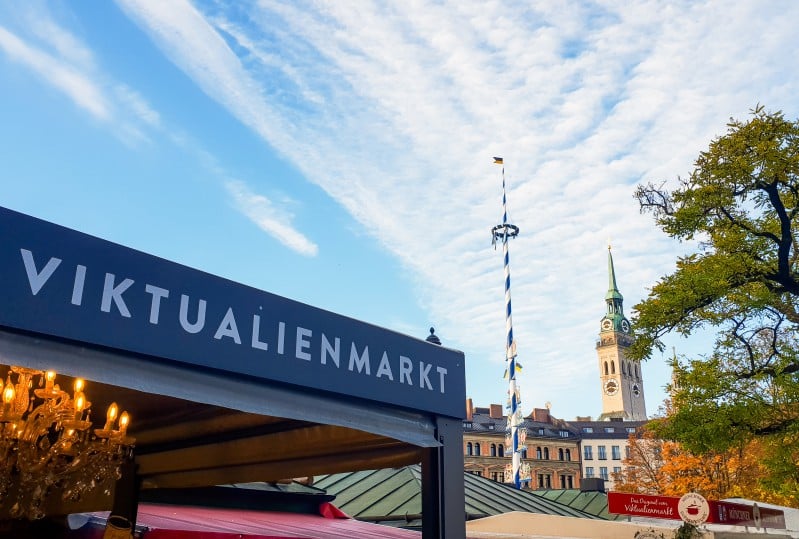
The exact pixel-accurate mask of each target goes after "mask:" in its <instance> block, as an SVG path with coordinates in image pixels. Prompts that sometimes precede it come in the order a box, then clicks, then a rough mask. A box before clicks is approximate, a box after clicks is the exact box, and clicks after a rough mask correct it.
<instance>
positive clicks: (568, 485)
mask: <svg viewBox="0 0 799 539" xmlns="http://www.w3.org/2000/svg"><path fill="white" fill-rule="evenodd" d="M566 488H574V477H572V476H570V475H569V476H566Z"/></svg>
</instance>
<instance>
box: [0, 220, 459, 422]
mask: <svg viewBox="0 0 799 539" xmlns="http://www.w3.org/2000/svg"><path fill="white" fill-rule="evenodd" d="M0 237H2V241H0V326H5V327H7V328H11V329H14V330H22V331H25V332H33V333H36V334H42V335H46V336H54V337H58V338H62V339H69V340H72V341H78V342H83V343H89V344H92V345H98V346H102V347H110V348H114V349H119V350H125V351H129V352H134V353H137V354H144V355H146V356H150V357H152V358H153V360H163V359H167V360H171V361H177V362H181V363H184V364H190V365H196V366H201V367H208V368H212V369H219V370H222V371H228V372H231V373H236V374H241V375H247V376H253V377H257V378H261V379H266V380H272V381H277V382H284V383H287V384H292V385H294V386H299V387H302V388H308V389H316V390H321V391H327V392H332V393H336V394H341V395H347V396H353V397H359V398H365V399H370V400H374V401H379V402H385V403H390V404H394V405H398V406H402V407H407V408H411V409H415V410H421V411H425V412H432V413H436V414H440V415H445V416H450V417H455V418H461V417H462V416H463V403H464V402H465V399H466V389H465V366H464V355H463V353H462V352H458V351H456V350H451V349H447V348H444V347H441V346H437V345H433V344H430V343H428V342H426V341H424V340H421V339H415V338H411V337H408V336H405V335H401V334H399V333H395V332H393V331H389V330H387V329H384V328H380V327H376V326H373V325H370V324H367V323H364V322H360V321H357V320H354V319H351V318H348V317H345V316H342V315H338V314H335V313H331V312H329V311H325V310H322V309H318V308H315V307H312V306H309V305H306V304H303V303H300V302H297V301H293V300H290V299H287V298H284V297H281V296H277V295H275V294H271V293H269V292H265V291H262V290H258V289H255V288H252V287H249V286H245V285H242V284H239V283H235V282H233V281H229V280H227V279H223V278H220V277H216V276H214V275H210V274H208V273H205V272H202V271H199V270H196V269H192V268H189V267H186V266H183V265H180V264H177V263H174V262H170V261H167V260H164V259H161V258H158V257H155V256H152V255H148V254H146V253H142V252H140V251H136V250H133V249H130V248H127V247H123V246H120V245H118V244H115V243H112V242H109V241H105V240H102V239H99V238H96V237H93V236H89V235H87V234H83V233H80V232H77V231H74V230H71V229H68V228H64V227H61V226H58V225H55V224H52V223H49V222H46V221H42V220H40V219H36V218H33V217H30V216H27V215H24V214H21V213H18V212H14V211H12V210H8V209H6V208H0Z"/></svg>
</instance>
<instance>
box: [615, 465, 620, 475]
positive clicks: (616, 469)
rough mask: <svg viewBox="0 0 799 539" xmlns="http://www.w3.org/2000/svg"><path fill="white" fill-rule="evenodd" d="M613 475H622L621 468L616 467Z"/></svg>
mask: <svg viewBox="0 0 799 539" xmlns="http://www.w3.org/2000/svg"><path fill="white" fill-rule="evenodd" d="M613 473H615V474H618V473H621V466H614V467H613Z"/></svg>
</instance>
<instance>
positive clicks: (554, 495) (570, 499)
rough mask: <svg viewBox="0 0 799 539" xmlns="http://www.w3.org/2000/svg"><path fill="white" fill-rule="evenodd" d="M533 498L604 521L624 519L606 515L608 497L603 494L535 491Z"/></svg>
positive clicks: (569, 490) (622, 516) (576, 490)
mask: <svg viewBox="0 0 799 539" xmlns="http://www.w3.org/2000/svg"><path fill="white" fill-rule="evenodd" d="M532 494H534V495H535V496H540V497H542V498H545V499H547V500H552V501H554V502H558V503H561V504H563V505H567V506H569V507H571V508H574V509H578V510H580V511H584V512H586V513H589V514H592V515H595V516H597V517H600V518H603V519H606V520H619V519H626V518H627V517H625V516H624V515H613V514H610V513H608V495H607V494H606V493H604V492H598V491H591V492H582V491H580V490H578V489H567V490H566V489H564V490H535V491H532Z"/></svg>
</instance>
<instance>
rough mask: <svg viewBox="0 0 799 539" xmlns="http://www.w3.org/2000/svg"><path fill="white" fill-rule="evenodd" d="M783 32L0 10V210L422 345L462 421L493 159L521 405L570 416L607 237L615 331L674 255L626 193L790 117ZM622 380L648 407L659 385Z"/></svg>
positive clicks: (627, 11)
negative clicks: (437, 347)
mask: <svg viewBox="0 0 799 539" xmlns="http://www.w3.org/2000/svg"><path fill="white" fill-rule="evenodd" d="M556 4H557V6H556ZM797 20H799V3H796V2H793V1H789V0H785V1H774V2H767V3H764V2H759V1H739V2H734V3H721V2H696V1H686V2H654V1H631V2H627V3H624V6H623V8H622V7H621V6H620V4H619V3H618V2H580V1H567V2H562V3H551V2H513V1H507V2H502V1H488V2H486V1H480V2H471V1H467V0H458V1H457V2H447V1H438V2H426V1H421V0H419V1H412V2H396V3H391V2H380V3H371V2H340V1H330V2H325V1H318V2H317V1H314V2H303V1H292V2H285V3H284V2H277V1H272V0H263V1H261V2H246V3H245V2H216V1H210V0H209V1H197V2H188V1H179V0H174V1H170V2H147V1H144V0H118V1H117V2H93V3H84V2H74V3H64V2H53V3H48V2H39V1H32V2H25V3H10V2H6V3H3V4H0V158H1V159H2V167H3V169H2V173H1V174H0V205H3V206H6V207H8V208H11V209H14V210H17V211H21V212H24V213H28V214H31V215H34V216H36V217H40V218H43V219H46V220H49V221H53V222H56V223H59V224H62V225H65V226H68V227H71V228H75V229H78V230H81V231H83V232H87V233H90V234H93V235H96V236H100V237H102V238H106V239H109V240H112V241H115V242H118V243H121V244H123V245H127V246H130V247H133V248H136V249H140V250H143V251H146V252H149V253H153V254H156V255H158V256H161V257H164V258H167V259H169V260H173V261H176V262H180V263H183V264H186V265H189V266H192V267H195V268H199V269H202V270H205V271H208V272H210V273H213V274H217V275H220V276H223V277H227V278H230V279H233V280H236V281H239V282H242V283H245V284H248V285H252V286H255V287H258V288H261V289H264V290H268V291H270V292H274V293H277V294H280V295H283V296H287V297H290V298H292V299H296V300H299V301H303V302H305V303H309V304H312V305H315V306H318V307H322V308H325V309H328V310H331V311H335V312H338V313H341V314H345V315H347V316H351V317H354V318H358V319H362V320H366V321H368V322H371V323H374V324H377V325H380V326H384V327H387V328H390V329H394V330H397V331H400V332H403V333H407V334H410V335H415V336H418V337H421V338H423V337H425V336H426V335H427V333H428V329H427V328H428V327H430V326H435V327H436V333H437V334H438V335H439V336H440V338H441V339H442V340H443V341H444V343H445V344H446V345H447V346H450V347H453V348H457V349H460V350H463V351H464V352H465V353H466V356H467V393H468V395H469V396H471V397H472V398H473V399H474V400H475V402H476V403H477V404H480V405H488V404H489V403H492V402H496V403H499V402H504V400H505V397H506V395H505V391H506V382H505V381H504V380H503V379H502V373H503V370H504V364H503V357H504V326H505V320H504V291H503V273H502V271H503V270H502V257H501V250H496V251H495V250H494V249H493V248H492V247H491V243H490V233H489V231H490V229H491V227H492V226H493V225H495V224H497V223H499V222H500V219H501V211H502V208H501V195H502V193H501V176H500V169H499V167H497V166H496V165H493V163H492V157H493V156H495V155H500V156H503V157H504V159H505V169H506V178H507V182H508V188H509V190H508V200H509V210H510V219H511V221H512V222H513V223H515V224H516V225H518V226H519V227H520V228H521V234H520V236H519V237H518V238H517V239H516V240H515V241H514V242H513V243H512V245H511V253H510V258H511V279H512V291H511V293H512V299H513V322H514V333H515V335H516V338H517V343H518V352H519V359H520V361H521V362H522V364H523V365H524V367H525V368H524V371H523V372H522V373H521V375H520V378H519V382H520V385H521V393H522V409H523V411H524V412H525V413H527V412H529V411H530V409H531V408H533V407H542V406H544V404H545V403H546V402H550V403H551V405H552V413H553V414H554V415H555V416H557V417H562V418H566V419H571V418H574V417H575V416H576V415H593V416H596V415H598V414H599V413H600V412H601V408H600V388H599V376H598V369H597V366H596V363H597V360H596V353H595V350H594V341H595V338H596V336H597V333H598V331H599V320H600V319H601V317H602V315H603V314H604V308H605V307H604V295H605V292H606V290H607V266H606V256H607V250H606V245H607V242H608V239H610V241H611V243H612V244H613V249H614V250H613V253H614V259H615V262H616V270H617V278H618V284H619V287H620V289H621V292H622V293H623V294H624V297H625V309H626V313H627V314H628V316H629V315H630V314H631V313H632V307H633V305H634V304H635V303H636V302H637V301H639V300H640V299H641V298H642V297H644V296H645V295H646V293H647V289H648V287H650V286H652V284H654V283H655V282H656V280H657V278H658V277H659V276H661V275H663V274H665V273H667V272H670V271H672V270H673V268H674V261H675V259H676V257H677V256H679V255H680V254H684V253H687V252H690V251H691V250H692V249H693V248H694V246H693V245H690V244H677V243H675V242H672V241H670V240H669V239H667V238H665V237H664V236H663V235H662V234H661V233H660V232H659V231H658V230H657V229H656V228H655V227H654V225H653V223H652V221H651V218H650V217H648V216H642V215H640V214H639V213H638V209H637V205H636V203H635V201H634V200H633V198H632V192H633V189H634V187H635V185H636V184H638V183H640V182H642V181H648V180H653V181H666V182H671V183H673V182H674V181H675V180H676V178H677V177H678V176H679V175H683V176H685V175H687V174H688V173H690V171H691V167H692V163H693V160H694V159H695V158H696V156H697V155H698V153H699V152H700V151H701V150H703V149H704V148H706V147H707V144H708V142H709V141H710V139H711V138H713V137H714V136H717V135H719V134H722V133H723V132H724V131H725V129H726V127H725V124H726V122H727V121H728V119H729V118H730V117H736V118H745V116H746V115H747V113H748V110H749V109H751V108H752V107H753V106H755V105H756V104H757V103H762V104H764V105H766V107H767V108H768V109H771V110H774V109H781V110H783V111H784V112H785V113H786V115H788V116H789V117H792V118H795V117H797V116H799V97H797V95H798V94H797V87H798V86H797V82H798V81H797V78H799V75H798V74H799V60H797V58H799V54H797V53H796V51H797V48H799V37H797V34H796V32H795V21H797ZM669 345H670V346H671V345H673V346H675V347H676V349H677V353H678V354H696V353H701V351H702V350H703V348H704V349H706V348H707V345H708V341H707V339H699V340H697V339H694V340H688V341H686V340H683V339H677V338H674V339H671V340H670V341H669ZM643 373H644V378H645V391H646V396H647V408H648V410H649V412H650V414H651V413H654V412H655V411H656V410H657V407H658V406H659V404H660V403H661V402H662V400H663V398H664V396H665V393H664V391H663V386H664V385H665V384H666V383H667V382H668V379H669V372H668V369H667V368H666V367H665V365H664V363H663V361H662V358H660V357H658V356H656V357H655V358H654V359H653V360H651V361H649V362H648V363H646V364H645V365H644V367H643Z"/></svg>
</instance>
